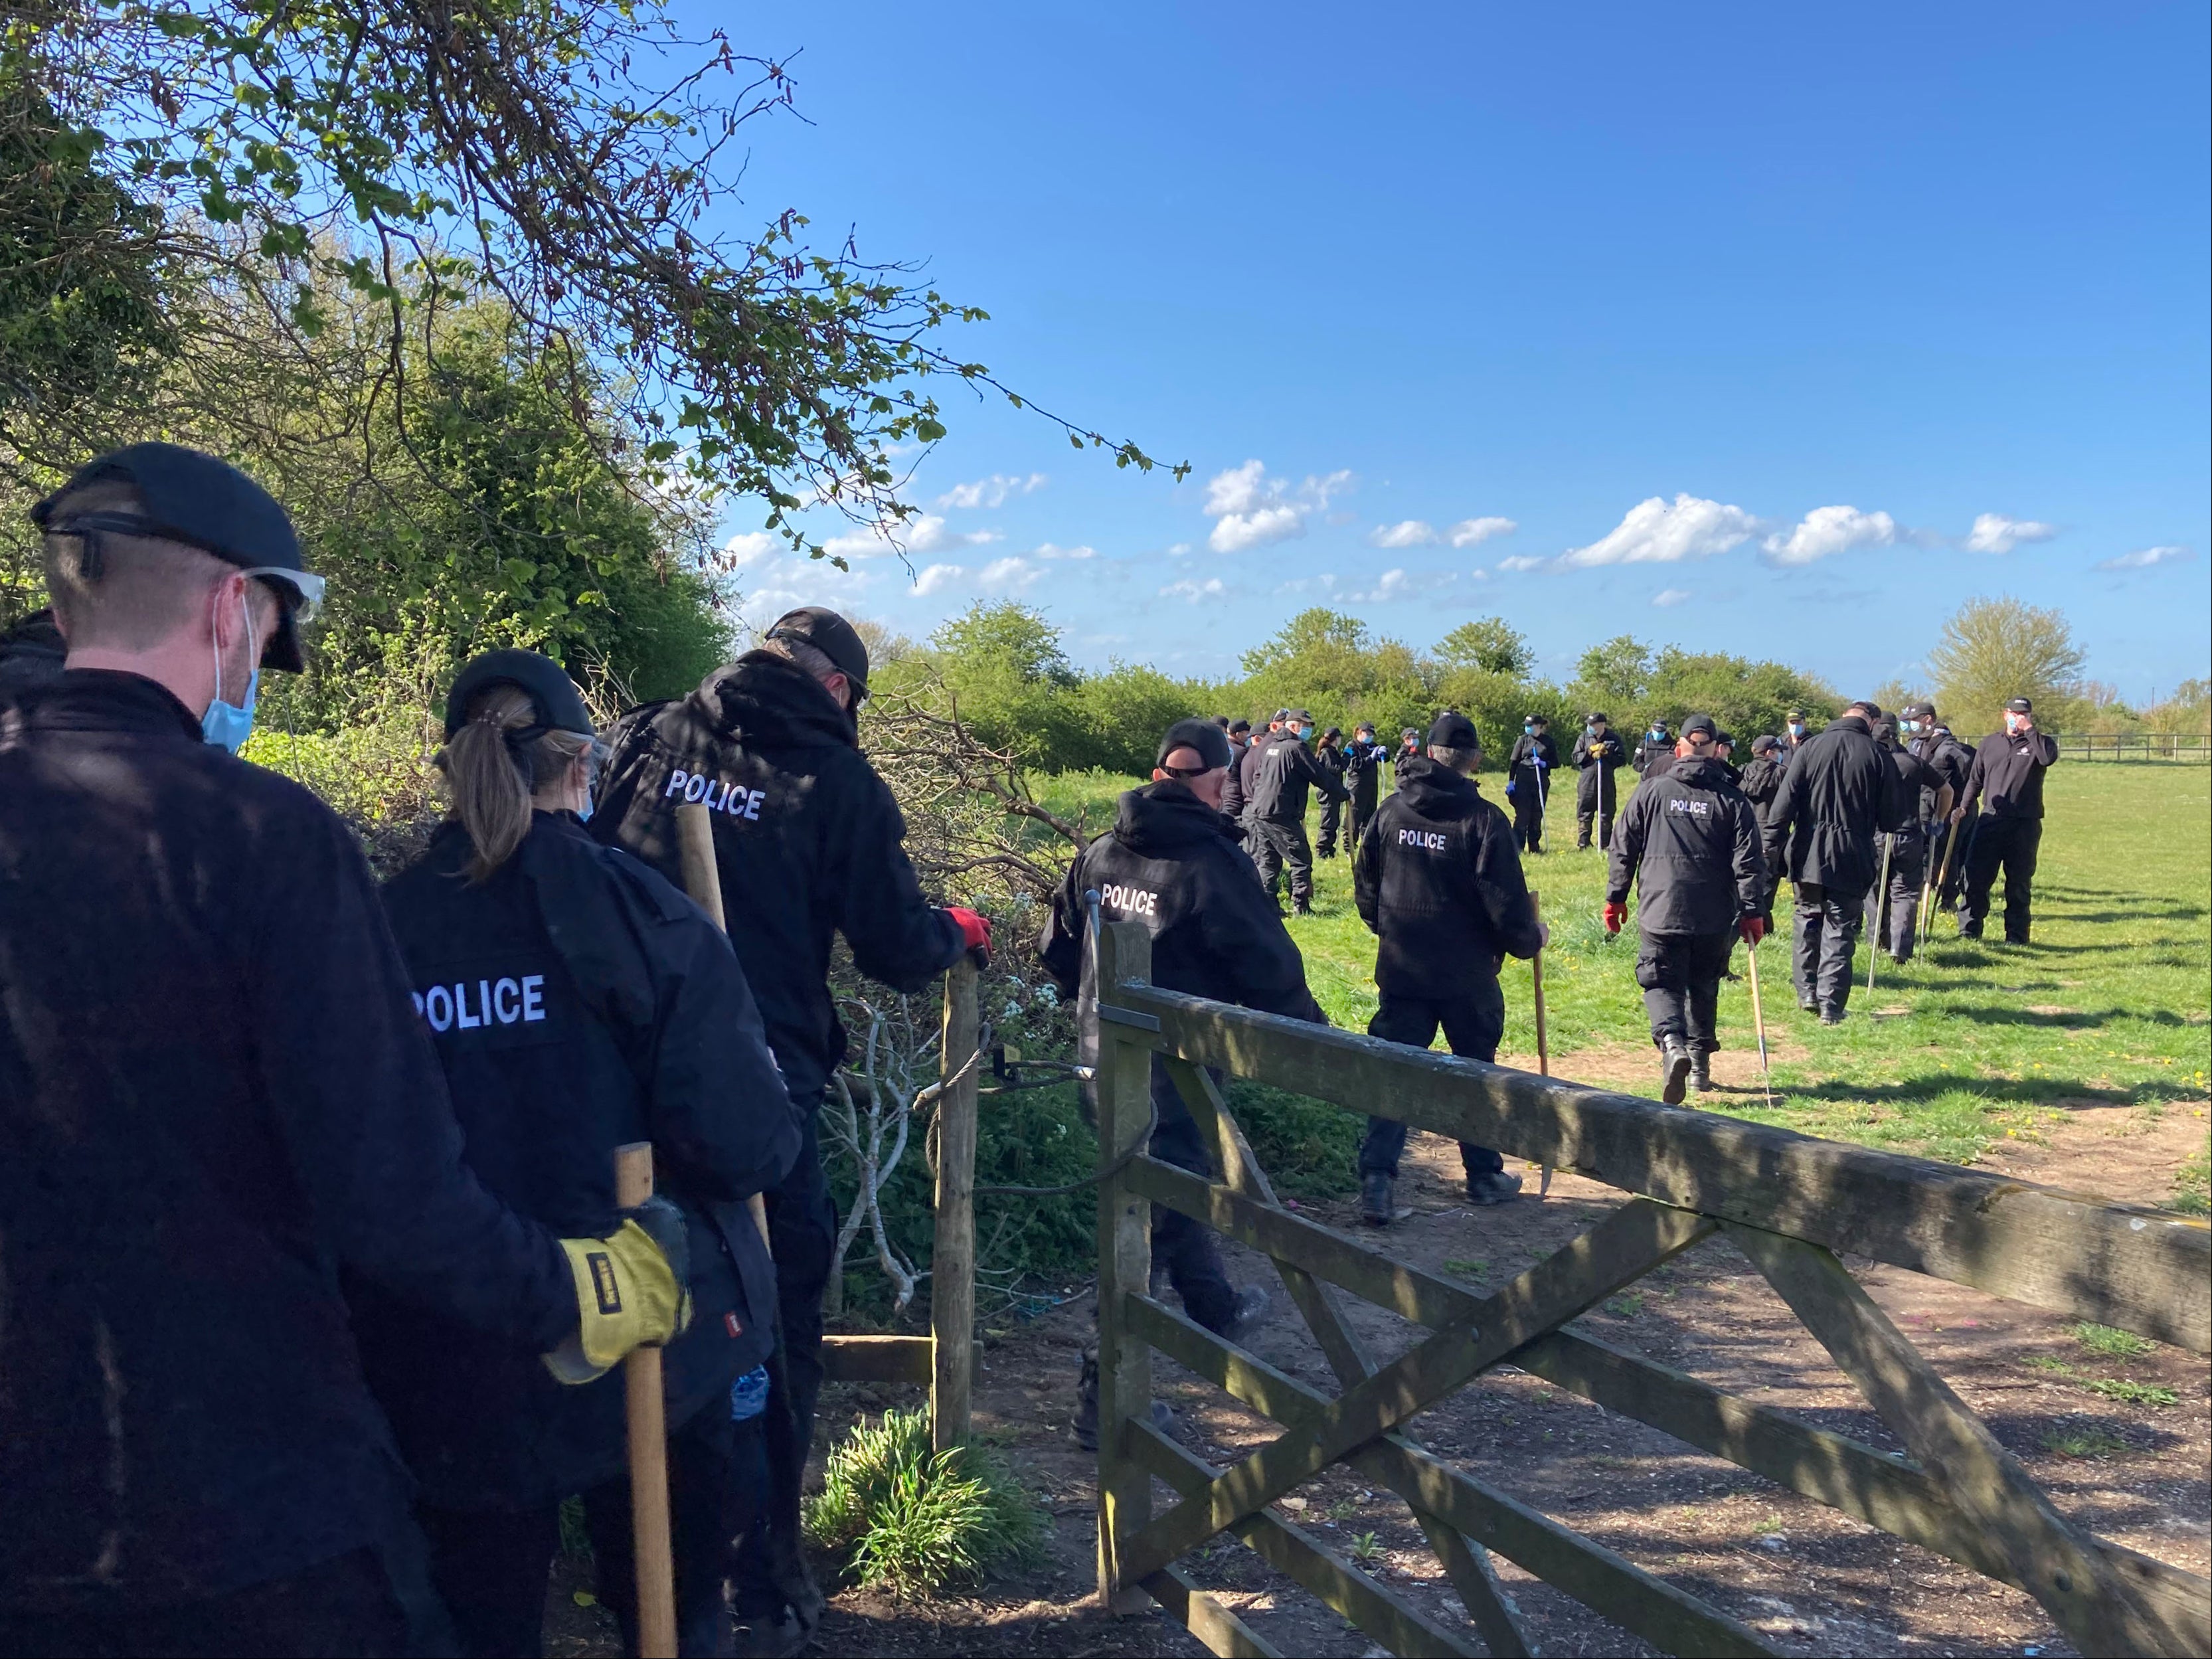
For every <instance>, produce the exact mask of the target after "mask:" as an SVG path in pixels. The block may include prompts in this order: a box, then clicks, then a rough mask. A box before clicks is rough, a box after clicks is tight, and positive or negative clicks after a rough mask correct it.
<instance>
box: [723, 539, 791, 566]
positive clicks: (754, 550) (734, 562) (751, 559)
mask: <svg viewBox="0 0 2212 1659" xmlns="http://www.w3.org/2000/svg"><path fill="white" fill-rule="evenodd" d="M787 545H789V544H788V543H787V542H786V541H785V540H784V539H783V538H782V537H781V536H779V535H777V534H776V533H775V532H773V531H769V530H748V531H745V532H742V533H741V534H738V535H735V536H732V537H731V538H730V539H729V540H727V541H726V542H724V543H723V544H722V558H723V561H724V562H726V564H727V565H728V566H729V567H730V568H732V569H737V568H740V567H742V566H744V565H748V564H753V563H757V562H758V561H760V560H762V559H765V558H769V557H770V556H773V555H775V554H776V553H779V552H781V551H782V550H783V549H784V548H785V547H787Z"/></svg>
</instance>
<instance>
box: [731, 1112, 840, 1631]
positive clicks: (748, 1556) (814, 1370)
mask: <svg viewBox="0 0 2212 1659" xmlns="http://www.w3.org/2000/svg"><path fill="white" fill-rule="evenodd" d="M810 1104H811V1105H818V1104H819V1102H818V1101H817V1102H813V1103H810ZM763 1196H764V1198H765V1199H766V1200H767V1205H768V1233H769V1252H770V1254H772V1255H774V1256H775V1279H776V1306H777V1311H778V1314H779V1316H780V1321H779V1335H780V1336H781V1342H780V1344H779V1346H778V1352H777V1357H776V1359H775V1362H773V1363H772V1364H770V1366H769V1374H770V1376H772V1377H773V1378H775V1397H773V1398H771V1399H770V1401H769V1407H768V1410H767V1411H766V1412H765V1413H763V1414H762V1416H761V1417H760V1419H759V1422H760V1425H761V1427H760V1430H759V1433H760V1435H761V1437H762V1440H763V1446H764V1448H765V1455H766V1457H767V1461H768V1467H769V1498H768V1501H767V1503H766V1504H765V1505H764V1506H763V1512H762V1514H761V1515H760V1516H759V1518H758V1519H757V1521H756V1522H755V1523H754V1524H753V1526H752V1527H751V1528H750V1529H749V1530H748V1531H747V1532H746V1534H744V1540H743V1541H742V1542H741V1543H740V1544H739V1545H738V1559H737V1565H736V1571H735V1579H736V1583H735V1589H734V1597H735V1605H736V1607H737V1609H738V1616H739V1617H740V1618H760V1617H763V1616H767V1617H773V1616H774V1615H775V1613H777V1612H778V1611H780V1610H781V1608H782V1607H783V1606H784V1605H785V1604H786V1601H787V1599H788V1598H787V1596H786V1595H784V1593H783V1591H782V1590H781V1589H779V1588H778V1587H777V1586H778V1583H779V1580H780V1579H781V1577H785V1576H787V1573H788V1571H789V1570H790V1569H791V1566H792V1565H793V1562H794V1561H795V1559H796V1557H795V1556H794V1554H793V1551H794V1549H795V1541H796V1538H797V1535H798V1528H799V1480H800V1478H801V1476H802V1475H803V1474H805V1468H806V1459H807V1455H808V1453H809V1452H810V1451H811V1449H812V1448H813V1444H814V1402H815V1400H816V1399H817V1397H818V1396H819V1395H820V1394H821V1392H822V1291H823V1286H824V1285H827V1284H828V1283H829V1258H830V1255H831V1254H832V1253H833V1252H834V1251H835V1250H836V1246H837V1206H836V1202H835V1201H834V1200H832V1199H831V1198H830V1196H829V1182H828V1180H827V1179H826V1178H825V1177H824V1176H823V1173H822V1146H821V1140H820V1137H819V1134H818V1133H817V1124H816V1120H815V1115H814V1113H813V1112H812V1111H811V1110H810V1111H809V1112H808V1113H807V1115H806V1129H805V1139H804V1140H803V1141H802V1142H801V1144H800V1146H799V1157H798V1158H797V1159H796V1160H794V1161H793V1164H792V1166H791V1170H790V1173H788V1174H787V1175H786V1176H784V1178H783V1181H782V1183H781V1185H780V1186H777V1187H775V1188H773V1189H771V1190H770V1191H769V1192H768V1193H766V1194H763Z"/></svg>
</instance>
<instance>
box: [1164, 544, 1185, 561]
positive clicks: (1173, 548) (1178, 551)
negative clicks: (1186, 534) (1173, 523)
mask: <svg viewBox="0 0 2212 1659" xmlns="http://www.w3.org/2000/svg"><path fill="white" fill-rule="evenodd" d="M1189 553H1190V544H1189V543H1188V542H1175V543H1172V544H1170V546H1169V548H1168V557H1170V558H1171V559H1181V558H1186V557H1188V556H1189Z"/></svg>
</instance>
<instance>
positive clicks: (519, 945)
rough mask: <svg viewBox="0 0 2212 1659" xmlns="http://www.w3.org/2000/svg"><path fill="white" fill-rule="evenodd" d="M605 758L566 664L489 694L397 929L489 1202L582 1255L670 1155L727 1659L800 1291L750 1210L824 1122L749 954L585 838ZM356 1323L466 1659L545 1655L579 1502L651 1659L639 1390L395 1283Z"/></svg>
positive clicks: (361, 1297) (696, 1600) (413, 872)
mask: <svg viewBox="0 0 2212 1659" xmlns="http://www.w3.org/2000/svg"><path fill="white" fill-rule="evenodd" d="M596 750H597V740H596V738H594V737H593V735H592V721H591V717H590V715H589V714H587V713H586V711H585V708H584V700H583V697H582V696H581V695H580V694H579V692H578V691H577V690H576V686H575V684H574V682H573V681H572V680H570V679H569V678H568V675H567V674H566V673H565V672H564V671H562V669H561V667H560V665H558V664H556V663H555V662H553V661H551V660H550V659H547V658H545V657H543V656H540V655H539V654H538V653H536V652H534V651H513V650H508V651H493V652H489V653H486V654H484V655H483V656H480V657H478V658H477V659H475V660H474V661H473V662H471V663H470V664H469V665H467V666H466V667H465V668H463V669H462V670H461V671H460V673H459V676H458V677H456V678H455V679H454V681H453V689H452V690H450V691H449V692H448V693H447V697H446V745H445V747H444V749H443V750H441V751H440V753H439V756H438V768H439V769H440V770H441V772H442V773H443V774H444V775H445V779H446V786H447V792H448V793H449V794H450V795H451V797H452V800H453V813H452V816H451V817H449V818H448V819H447V823H445V825H444V826H443V827H442V828H441V829H440V830H439V832H438V834H437V836H436V838H435V840H434V841H433V842H432V843H431V845H430V847H429V849H428V851H427V852H426V853H424V854H423V855H422V858H421V859H419V860H417V861H416V863H415V864H413V865H412V866H410V867H409V868H408V869H407V870H406V871H405V872H403V873H402V874H400V875H399V876H398V877H397V878H394V879H393V880H392V882H391V883H389V884H387V885H386V888H385V890H384V903H385V910H386V915H388V916H389V917H390V919H391V921H392V932H393V933H394V935H395V936H396V937H397V938H398V941H399V949H400V953H401V955H402V956H403V957H405V958H406V961H407V966H408V969H409V971H410V974H411V975H413V978H414V981H415V995H416V1001H417V1004H418V1005H419V1006H421V1007H422V1013H423V1020H424V1023H425V1024H427V1025H428V1028H429V1030H430V1033H431V1041H432V1043H433V1044H434V1045H435V1048H437V1050H438V1056H439V1058H440V1059H441V1060H443V1061H444V1062H445V1068H446V1080H447V1087H448V1089H449V1090H450V1091H451V1092H452V1095H453V1109H454V1113H455V1115H456V1116H458V1117H459V1120H460V1124H461V1131H462V1133H463V1135H464V1136H465V1138H466V1140H467V1145H468V1159H469V1165H470V1167H471V1169H472V1170H475V1171H476V1174H477V1178H478V1179H479V1180H481V1181H482V1182H483V1183H484V1185H485V1186H486V1187H487V1188H489V1189H490V1191H491V1192H492V1193H493V1194H495V1195H496V1196H497V1197H499V1198H500V1199H501V1200H504V1201H505V1202H506V1203H507V1204H509V1205H511V1206H513V1207H514V1209H515V1210H516V1211H517V1212H520V1213H521V1214H523V1215H526V1216H530V1217H531V1218H533V1219H536V1220H538V1221H540V1222H543V1223H544V1224H545V1225H547V1226H550V1227H552V1228H554V1229H556V1231H565V1232H571V1233H579V1232H592V1231H603V1230H604V1227H605V1223H606V1220H607V1218H608V1217H609V1216H611V1213H612V1212H613V1207H614V1177H613V1158H614V1151H615V1148H616V1147H617V1146H623V1145H626V1144H628V1143H629V1142H633V1141H639V1140H648V1141H651V1142H652V1143H653V1159H654V1164H655V1165H656V1169H655V1184H656V1190H659V1191H660V1192H662V1193H663V1194H665V1195H666V1196H668V1197H670V1198H671V1199H673V1200H676V1201H677V1202H678V1204H679V1205H680V1206H682V1207H683V1209H684V1212H685V1215H686V1218H687V1220H688V1222H689V1235H690V1259H691V1265H692V1298H693V1304H694V1310H695V1317H694V1321H693V1323H692V1326H691V1328H690V1331H689V1332H687V1333H686V1334H684V1336H683V1337H681V1338H679V1339H678V1340H677V1342H676V1343H675V1344H674V1345H673V1346H671V1349H670V1350H669V1354H668V1359H667V1366H666V1376H667V1393H668V1413H667V1420H668V1425H669V1431H670V1443H669V1478H670V1485H671V1508H672V1510H673V1514H674V1522H675V1544H676V1582H677V1601H678V1629H679V1632H680V1641H679V1645H680V1646H681V1648H682V1650H684V1652H686V1653H702V1654H712V1653H717V1652H720V1651H722V1650H724V1649H725V1648H726V1645H727V1644H726V1641H725V1639H724V1633H723V1632H722V1630H721V1624H722V1619H723V1606H722V1581H723V1578H724V1577H725V1572H726V1563H725V1561H724V1559H723V1552H724V1550H725V1548H726V1543H727V1541H728V1539H729V1538H730V1537H731V1535H732V1532H733V1531H736V1530H741V1529H742V1528H737V1527H733V1526H732V1524H731V1523H729V1522H726V1521H725V1519H724V1512H725V1510H726V1508H728V1507H732V1504H733V1505H734V1507H735V1508H736V1510H738V1512H739V1513H740V1515H741V1516H744V1518H745V1519H747V1520H749V1519H750V1515H751V1513H752V1511H754V1510H757V1508H758V1506H759V1505H758V1502H757V1497H758V1492H757V1489H758V1487H759V1486H760V1485H761V1484H762V1481H763V1474H764V1465H763V1462H762V1459H761V1456H760V1453H759V1449H758V1448H757V1445H752V1444H750V1441H751V1440H753V1439H754V1438H756V1437H757V1430H758V1419H750V1420H749V1421H748V1423H747V1424H746V1425H744V1436H743V1437H744V1439H745V1440H746V1441H747V1442H748V1444H747V1446H746V1449H745V1452H744V1454H743V1455H741V1454H740V1452H739V1449H738V1446H739V1440H740V1431H739V1429H738V1425H735V1424H733V1423H732V1419H731V1414H730V1408H729V1400H730V1391H731V1386H732V1383H735V1382H736V1380H737V1379H738V1377H739V1376H742V1375H744V1373H746V1372H748V1371H750V1370H753V1369H755V1368H756V1367H757V1366H760V1365H761V1364H763V1362H764V1361H765V1360H766V1359H767V1358H768V1357H769V1350H770V1349H771V1347H772V1346H774V1340H775V1269H774V1267H772V1266H771V1265H770V1263H769V1257H768V1249H767V1247H766V1245H765V1244H764V1243H763V1241H762V1239H761V1237H760V1233H759V1231H758V1230H757V1228H756V1227H755V1226H754V1225H753V1223H752V1218H750V1216H749V1215H748V1214H747V1213H746V1212H745V1208H744V1200H745V1199H746V1198H748V1197H750V1195H751V1194H754V1193H757V1192H759V1191H761V1190H762V1189H763V1188H768V1187H772V1186H774V1185H775V1184H776V1182H778V1181H779V1180H780V1179H781V1177H782V1176H783V1175H784V1173H785V1171H786V1170H788V1169H789V1168H790V1166H791V1162H792V1160H793V1158H795V1157H796V1156H797V1155H798V1152H799V1117H798V1115H797V1113H796V1112H795V1110H794V1109H793V1106H792V1104H791V1099H790V1097H789V1096H788V1095H787V1093H786V1092H785V1091H784V1087H783V1079H782V1076H781V1073H778V1072H777V1070H776V1067H775V1060H774V1059H773V1058H772V1057H771V1056H770V1054H769V1049H768V1042H767V1039H766V1037H765V1036H764V1035H763V1031H762V1028H761V1020H760V1014H759V1012H758V1011H757V1008H756V1007H755V1006H754V1003H753V997H752V993H751V991H750V989H749V988H748V987H747V986H746V984H745V977H744V971H743V970H742V969H739V968H738V960H737V957H735V956H734V955H733V954H732V951H731V949H730V945H729V941H728V940H727V939H724V938H723V936H722V934H721V932H720V929H718V928H717V927H715V926H714V923H713V922H711V921H708V919H707V917H706V915H704V914H703V913H702V911H701V910H700V909H699V908H698V906H696V904H694V903H692V902H690V900H689V899H688V898H686V897H685V896H684V895H683V894H681V893H679V892H678V891H677V890H675V889H674V888H673V887H671V886H670V885H669V884H668V883H667V882H665V880H663V879H662V878H660V877H659V876H658V875H655V874H654V873H653V872H652V871H650V870H648V869H647V868H646V867H645V866H643V865H642V864H640V863H639V862H638V861H637V860H635V859H633V858H631V857H630V856H629V854H627V853H623V852H620V851H618V850H617V849H615V848H607V847H602V846H600V845H599V842H596V841H594V840H593V839H592V836H590V834H589V833H588V832H586V829H584V827H583V823H582V822H581V819H582V817H587V816H588V815H589V813H590V811H591V804H592V803H591V788H590V786H591V781H592V774H593V773H594V772H595V771H596V770H597V766H598V756H597V753H596ZM353 1306H354V1318H355V1326H356V1330H357V1331H358V1332H359V1333H360V1335H361V1341H362V1362H363V1364H364V1365H365V1366H366V1368H367V1370H368V1378H369V1383H370V1385H371V1387H373V1388H374V1389H375V1391H376V1395H377V1398H378V1401H379V1402H380V1404H381V1405H382V1406H383V1407H384V1408H385V1412H386V1415H387V1416H389V1417H390V1418H391V1419H392V1427H393V1429H394V1431H396V1432H397V1433H398V1438H399V1445H400V1449H401V1452H402V1453H403V1455H404V1456H405V1457H406V1459H407V1462H408V1464H409V1466H410V1468H412V1469H413V1471H414V1473H415V1475H416V1480H418V1481H420V1482H421V1485H422V1497H421V1498H420V1499H419V1501H418V1506H417V1510H416V1514H417V1517H418V1519H419V1520H420V1521H421V1522H422V1528H423V1530H424V1532H425V1533H426V1534H428V1537H429V1540H430V1543H431V1563H432V1570H433V1575H434V1577H435V1580H436V1583H437V1585H438V1588H439V1590H440V1591H441V1594H442V1595H444V1597H445V1601H446V1605H447V1607H448V1608H449V1609H450V1610H451V1611H452V1613H453V1618H454V1622H455V1624H456V1625H457V1626H459V1634H460V1637H461V1642H462V1646H463V1649H464V1650H465V1651H466V1652H469V1653H471V1654H480V1655H486V1656H496V1655H503V1654H530V1653H537V1652H539V1651H541V1650H542V1649H541V1642H540V1625H541V1623H542V1620H543V1619H544V1610H545V1578H546V1574H547V1572H548V1571H550V1568H551V1566H552V1562H553V1556H554V1553H555V1551H556V1548H557V1547H558V1545H559V1534H560V1519H559V1509H560V1504H561V1500H562V1498H564V1497H566V1496H567V1495H568V1494H569V1493H572V1492H582V1493H583V1494H584V1495H585V1510H586V1516H587V1518H588V1521H589V1523H590V1529H591V1534H592V1541H593V1556H594V1559H595V1562H596V1565H597V1568H598V1576H599V1598H600V1600H601V1601H605V1602H606V1603H608V1604H609V1605H610V1606H611V1607H614V1608H615V1609H616V1610H617V1613H618V1615H619V1616H620V1617H621V1618H622V1620H623V1625H624V1626H625V1629H626V1632H627V1633H628V1634H629V1638H630V1639H629V1647H630V1649H631V1650H632V1651H635V1650H636V1640H635V1583H636V1578H635V1560H634V1558H633V1556H632V1554H631V1552H630V1518H629V1487H628V1483H627V1481H626V1480H624V1479H623V1449H624V1440H623V1385H622V1383H621V1382H620V1380H619V1379H617V1378H615V1377H611V1376H610V1377H606V1378H604V1379H602V1380H601V1381H599V1382H597V1383H592V1384H591V1385H590V1386H589V1387H586V1388H580V1389H562V1388H561V1387H560V1386H559V1385H558V1384H556V1383H555V1382H554V1381H553V1379H552V1378H551V1377H550V1376H548V1375H547V1374H546V1372H545V1370H544V1367H543V1366H540V1365H538V1364H536V1363H535V1361H534V1360H532V1358H531V1356H530V1355H529V1354H528V1353H527V1352H523V1351H520V1350H517V1349H514V1348H513V1347H511V1346H507V1345H506V1344H504V1343H501V1342H499V1341H497V1340H494V1339H491V1338H489V1337H484V1336H480V1335H478V1334H476V1333H474V1332H472V1331H471V1330H469V1329H468V1328H466V1327H465V1326H463V1325H459V1324H458V1323H456V1322H453V1321H452V1320H450V1319H445V1318H441V1317H439V1316H435V1315H430V1314H425V1313H422V1312H420V1311H418V1310H415V1309H413V1308H411V1307H410V1306H408V1305H407V1304H404V1303H403V1302H400V1301H399V1300H398V1299H397V1298H395V1297H392V1296H390V1295H389V1294H387V1293H385V1292H382V1291H378V1290H377V1289H376V1288H375V1287H374V1286H373V1285H366V1286H362V1287H361V1288H360V1289H358V1290H357V1291H356V1293H355V1295H354V1297H353ZM738 1469H741V1470H742V1473H741V1474H735V1475H734V1476H733V1470H738Z"/></svg>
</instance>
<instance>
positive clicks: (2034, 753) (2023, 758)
mask: <svg viewBox="0 0 2212 1659" xmlns="http://www.w3.org/2000/svg"><path fill="white" fill-rule="evenodd" d="M2057 764H2058V739H2057V738H2054V737H2050V736H2047V735H2046V734H2045V733H2044V732H1990V734H1989V736H1987V737H1986V738H1983V739H1982V740H1981V742H1979V743H1978V744H1975V745H1974V761H1973V764H1972V766H1971V767H1969V768H1968V769H1967V771H1966V793H1965V795H1964V797H1963V798H1962V800H1961V805H1965V806H1966V807H1967V808H1968V809H1969V810H1971V809H1972V808H1973V807H1975V806H1977V805H1978V806H1979V807H1980V808H1981V810H1982V811H1984V812H1986V813H1988V814H1989V815H1990V817H1993V818H2040V817H2042V816H2043V775H2044V774H2045V772H2047V771H2049V770H2050V769H2051V768H2052V767H2054V766H2056V765H2057Z"/></svg>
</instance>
